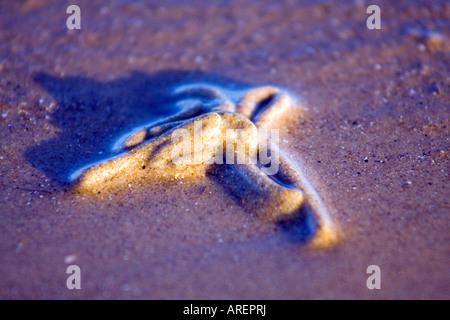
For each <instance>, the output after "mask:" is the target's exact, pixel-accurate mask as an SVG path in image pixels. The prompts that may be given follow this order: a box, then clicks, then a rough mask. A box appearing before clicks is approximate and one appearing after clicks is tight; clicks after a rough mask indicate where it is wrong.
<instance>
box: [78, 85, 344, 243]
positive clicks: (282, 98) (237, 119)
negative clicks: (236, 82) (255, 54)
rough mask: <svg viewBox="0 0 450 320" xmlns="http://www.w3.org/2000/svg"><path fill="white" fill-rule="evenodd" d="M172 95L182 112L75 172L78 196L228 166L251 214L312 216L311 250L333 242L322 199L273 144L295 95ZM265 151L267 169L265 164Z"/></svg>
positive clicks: (185, 89)
mask: <svg viewBox="0 0 450 320" xmlns="http://www.w3.org/2000/svg"><path fill="white" fill-rule="evenodd" d="M173 94H174V95H177V96H179V97H180V102H179V104H180V106H181V107H182V111H181V112H179V113H178V114H175V115H173V116H171V117H168V118H166V119H163V120H161V121H158V122H154V123H151V124H149V125H147V126H143V127H141V128H138V129H137V130H135V131H133V132H132V133H130V134H128V135H126V136H124V137H122V138H121V139H120V140H119V141H118V142H117V143H116V145H115V146H114V148H113V149H114V150H115V151H116V152H117V156H116V157H114V158H111V159H107V160H105V161H103V162H100V163H96V164H93V165H91V166H88V167H86V168H83V169H80V170H79V171H78V173H77V174H76V177H75V178H74V185H75V187H76V189H77V190H78V191H80V192H83V193H93V194H97V193H99V192H101V191H102V190H103V189H105V188H107V189H111V188H121V187H123V186H125V185H127V184H128V183H130V182H132V181H135V180H137V179H140V178H142V177H143V176H147V177H151V178H152V179H153V178H154V179H177V178H191V177H197V176H201V175H205V174H206V173H207V172H208V171H210V170H213V168H214V170H216V169H217V168H219V169H220V168H221V167H223V168H226V170H228V171H229V170H232V171H233V174H231V175H230V174H229V175H228V178H225V180H226V179H228V180H227V181H225V182H224V183H226V184H227V186H228V188H229V189H232V190H234V193H235V194H237V196H238V198H239V199H240V204H241V205H242V206H243V207H244V208H245V209H246V210H248V211H249V212H252V213H254V214H256V215H258V216H261V217H263V218H265V219H268V220H271V221H279V220H280V219H284V218H288V217H290V216H293V215H297V216H298V215H299V213H300V215H307V217H306V218H307V219H303V221H305V224H307V225H306V226H305V227H306V228H309V229H310V230H309V231H310V233H311V237H310V238H309V243H310V244H311V245H312V246H314V247H328V246H330V245H332V244H333V243H335V242H336V240H337V231H336V227H335V225H334V224H333V222H332V220H331V218H330V215H329V213H328V211H327V209H326V208H325V206H324V205H323V204H322V201H321V200H320V198H319V196H318V194H317V192H316V191H315V190H314V188H313V187H312V186H311V184H310V182H309V181H308V180H307V178H306V177H305V176H304V174H303V173H302V170H301V168H300V167H299V166H298V165H297V164H296V163H295V162H293V161H292V160H291V159H290V158H289V157H288V156H287V155H286V154H285V153H284V152H283V151H281V150H279V148H278V144H277V143H276V142H274V141H272V140H276V139H271V137H272V136H273V132H274V131H273V130H274V129H276V126H277V125H279V124H280V121H282V119H283V117H284V118H285V117H286V116H289V115H290V114H293V112H294V111H296V110H298V104H297V102H296V100H295V99H294V98H293V97H292V96H291V95H290V94H288V93H287V92H286V91H284V90H282V89H280V88H277V87H273V86H266V87H258V88H253V89H250V90H246V91H228V90H225V89H223V88H219V87H216V86H212V85H209V84H202V83H196V84H189V85H183V86H180V87H177V88H175V90H174V91H173ZM262 132H265V134H264V135H263V136H264V138H261V136H262V135H261V133H262ZM263 150H264V151H265V152H266V154H267V155H269V156H270V157H269V158H270V161H269V163H267V161H266V163H262V161H261V151H263ZM274 161H276V162H277V163H276V166H274V164H275V162H274ZM274 168H275V169H276V171H274Z"/></svg>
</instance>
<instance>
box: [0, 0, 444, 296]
mask: <svg viewBox="0 0 450 320" xmlns="http://www.w3.org/2000/svg"><path fill="white" fill-rule="evenodd" d="M108 3H109V5H106V4H105V3H103V2H101V1H87V0H80V1H77V4H78V5H79V6H80V7H81V11H82V29H81V30H68V29H67V28H66V19H67V17H68V14H66V8H67V6H68V4H67V3H65V2H63V1H46V0H28V1H6V0H4V1H0V114H1V117H0V298H2V299H17V298H29V299H31V298H33V299H35V298H41V299H43V298H51V299H79V298H83V299H84V298H87V299H94V298H95V299H104V298H106V299H110V298H111V299H113V298H114V299H115V298H144V299H305V298H308V299H312V298H327V299H330V298H331V299H336V298H343V299H348V298H352V299H386V298H387V299H406V298H414V299H421V298H446V299H448V298H450V276H449V272H448V271H449V270H448V266H449V263H450V251H449V249H450V247H449V246H450V232H449V221H450V220H449V199H450V192H449V190H448V184H449V172H450V168H449V125H450V124H449V115H450V111H449V102H450V99H449V94H448V89H449V83H450V81H449V68H450V54H449V42H448V39H449V36H450V34H449V30H450V6H449V5H448V2H447V1H425V0H424V1H406V0H405V1H376V4H378V5H379V6H380V7H381V18H382V28H381V30H369V29H367V28H366V19H367V17H368V14H366V8H367V5H368V4H367V3H365V1H302V2H300V1H299V2H296V1H259V0H254V1H217V2H214V4H213V2H212V1H195V2H193V1H161V3H158V2H150V4H148V3H140V2H137V1H110V2H108ZM370 4H372V3H370ZM427 31H434V33H433V32H427ZM193 81H208V82H212V83H217V84H221V85H224V86H237V87H238V86H248V85H252V86H253V85H266V84H273V85H279V86H282V87H285V88H288V89H289V90H290V91H291V92H294V93H295V94H296V95H298V96H299V97H301V98H302V101H303V107H304V108H305V113H304V116H303V117H301V118H300V117H293V119H291V121H290V122H289V123H288V124H286V126H284V127H282V128H280V130H281V138H282V143H281V144H282V148H283V149H284V150H286V151H288V152H290V154H291V155H292V156H293V158H294V159H295V160H296V161H298V162H300V163H302V164H303V165H304V167H305V171H306V173H307V174H308V176H309V177H310V179H311V181H312V182H313V184H314V186H315V187H316V189H317V190H318V192H319V194H320V195H321V197H322V199H323V201H324V202H325V203H326V205H327V206H328V207H329V208H330V209H331V211H332V214H333V217H334V218H335V220H336V222H337V223H338V225H339V227H340V229H341V231H342V234H343V236H344V238H343V239H342V241H341V242H340V243H338V244H337V245H336V246H335V247H334V248H331V249H328V250H311V249H309V248H308V247H307V246H305V245H304V244H301V243H299V242H298V241H296V235H295V233H294V232H292V228H291V229H289V230H287V229H286V228H283V227H282V226H280V225H276V224H273V223H269V222H267V221H264V220H263V219H260V218H258V217H255V216H254V215H252V214H249V212H246V211H245V210H244V209H243V208H242V207H240V206H239V204H237V203H236V201H234V199H233V198H231V197H229V196H228V195H227V194H226V192H224V190H223V188H222V187H221V185H220V183H218V182H217V181H216V180H214V179H211V177H205V178H204V179H203V178H202V179H197V180H195V181H183V180H177V181H173V182H172V181H168V182H164V183H153V182H152V181H146V182H140V183H135V184H131V185H130V186H129V187H128V188H124V189H123V190H120V191H118V192H112V193H109V194H108V193H107V194H103V195H101V196H97V197H90V196H84V195H82V194H78V193H75V192H72V191H71V190H69V188H68V184H67V182H68V177H69V175H70V173H72V172H73V171H74V170H76V169H78V168H80V167H82V166H83V165H86V164H88V163H92V162H94V161H97V160H100V159H102V158H105V157H107V156H108V155H110V152H111V151H110V147H111V144H113V143H114V142H115V141H116V139H117V138H118V137H119V136H121V135H122V134H123V133H125V132H127V131H128V130H130V129H132V128H134V127H136V126H138V125H141V124H144V123H147V122H148V121H150V120H152V119H155V118H157V117H160V116H166V115H169V114H171V113H173V112H174V111H175V110H174V108H173V101H171V99H170V97H169V96H168V95H167V90H168V88H170V87H172V86H174V85H178V84H183V83H187V82H193ZM71 264H76V265H78V266H80V268H81V272H82V289H81V290H68V289H67V288H66V279H67V277H68V275H67V274H66V268H67V266H68V265H71ZM373 264H375V265H378V266H379V267H380V268H381V290H368V289H367V287H366V279H367V277H368V275H367V274H366V269H367V267H368V266H369V265H373Z"/></svg>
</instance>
